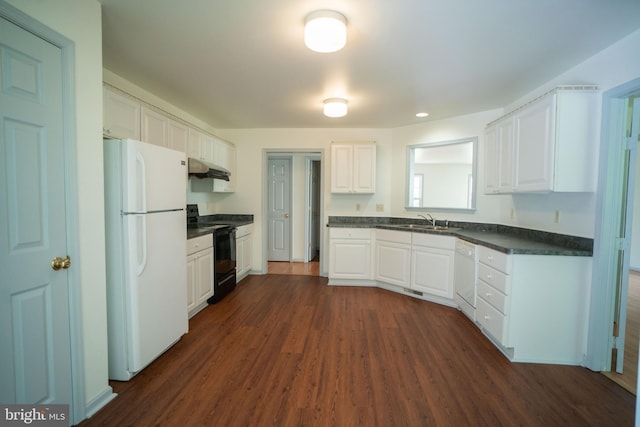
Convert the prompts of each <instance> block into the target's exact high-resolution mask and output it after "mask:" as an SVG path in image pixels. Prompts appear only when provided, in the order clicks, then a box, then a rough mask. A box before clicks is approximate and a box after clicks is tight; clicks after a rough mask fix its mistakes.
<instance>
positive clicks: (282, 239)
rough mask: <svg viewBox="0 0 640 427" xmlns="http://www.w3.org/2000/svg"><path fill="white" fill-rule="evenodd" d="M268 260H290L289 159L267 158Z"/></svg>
mask: <svg viewBox="0 0 640 427" xmlns="http://www.w3.org/2000/svg"><path fill="white" fill-rule="evenodd" d="M268 167H269V176H268V185H269V194H268V197H269V212H268V220H269V251H268V260H269V261H290V257H291V248H290V246H291V245H290V237H289V235H290V231H289V230H290V226H291V225H290V224H291V223H290V218H289V212H290V209H291V191H290V188H291V183H290V180H291V159H269V162H268Z"/></svg>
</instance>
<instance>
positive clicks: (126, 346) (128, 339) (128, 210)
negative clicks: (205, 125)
mask: <svg viewBox="0 0 640 427" xmlns="http://www.w3.org/2000/svg"><path fill="white" fill-rule="evenodd" d="M104 175H105V222H106V236H105V241H106V273H107V317H108V319H107V320H108V321H107V326H108V337H109V378H110V379H113V380H120V381H126V380H129V379H131V378H132V377H133V376H134V375H135V374H136V373H138V372H139V371H140V370H142V369H143V368H144V367H145V366H147V365H148V364H149V363H151V362H152V361H153V360H154V359H156V358H157V357H158V356H159V355H160V354H162V353H163V352H164V351H165V350H167V349H168V348H169V347H171V346H172V345H173V344H175V343H176V342H177V341H178V340H179V339H180V337H181V336H182V335H183V334H185V333H186V332H187V330H188V318H187V265H186V259H187V258H186V257H187V255H186V254H187V236H186V212H185V208H186V188H187V187H186V186H187V181H186V180H187V162H186V156H185V154H184V153H182V152H179V151H175V150H171V149H169V148H164V147H159V146H156V145H152V144H147V143H144V142H139V141H134V140H105V141H104Z"/></svg>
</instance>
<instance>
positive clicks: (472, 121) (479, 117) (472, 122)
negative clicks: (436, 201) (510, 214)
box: [390, 109, 506, 223]
mask: <svg viewBox="0 0 640 427" xmlns="http://www.w3.org/2000/svg"><path fill="white" fill-rule="evenodd" d="M501 114H502V109H496V110H490V111H484V112H479V113H475V114H468V115H464V116H458V117H452V118H448V119H443V120H434V121H427V122H425V123H423V124H419V125H413V126H405V127H401V128H395V129H393V131H392V134H393V158H392V169H393V171H394V173H393V175H392V182H391V186H392V188H394V191H393V193H392V194H391V195H390V196H391V205H392V209H391V214H392V215H393V216H398V217H416V216H417V213H418V212H414V211H407V210H406V209H405V208H404V207H405V198H406V194H407V186H406V175H407V166H406V164H407V146H409V145H414V144H424V143H434V142H440V141H451V140H458V139H463V138H470V137H478V151H479V152H478V177H477V190H476V191H477V199H476V211H475V212H451V211H445V210H439V211H436V210H431V211H430V213H431V214H432V215H433V217H434V218H436V219H448V220H454V221H470V222H481V223H495V222H500V220H501V218H500V212H501V208H500V206H501V204H502V203H504V200H505V199H506V197H505V196H496V195H491V196H485V195H484V194H482V189H483V188H484V163H485V161H484V152H483V147H484V128H485V126H486V124H487V123H489V122H491V121H493V120H495V119H496V118H498V117H500V115H501Z"/></svg>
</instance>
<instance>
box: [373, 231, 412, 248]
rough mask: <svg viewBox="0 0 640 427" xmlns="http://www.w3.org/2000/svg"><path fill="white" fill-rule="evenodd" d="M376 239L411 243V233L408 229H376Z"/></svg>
mask: <svg viewBox="0 0 640 427" xmlns="http://www.w3.org/2000/svg"><path fill="white" fill-rule="evenodd" d="M376 240H383V241H385V242H394V243H404V244H407V245H410V244H411V233H407V232H406V231H391V230H376Z"/></svg>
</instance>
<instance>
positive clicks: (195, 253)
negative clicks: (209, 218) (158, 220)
mask: <svg viewBox="0 0 640 427" xmlns="http://www.w3.org/2000/svg"><path fill="white" fill-rule="evenodd" d="M213 263H214V253H213V235H211V234H207V235H204V236H200V237H195V238H193V239H189V240H187V311H188V312H189V317H192V316H194V315H195V314H196V313H197V312H199V311H200V310H202V309H203V308H204V307H206V306H207V299H209V297H211V296H212V295H213Z"/></svg>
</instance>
